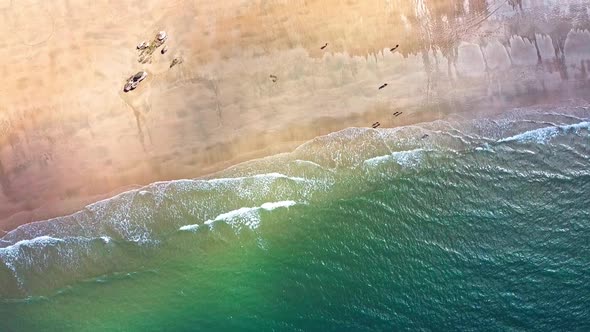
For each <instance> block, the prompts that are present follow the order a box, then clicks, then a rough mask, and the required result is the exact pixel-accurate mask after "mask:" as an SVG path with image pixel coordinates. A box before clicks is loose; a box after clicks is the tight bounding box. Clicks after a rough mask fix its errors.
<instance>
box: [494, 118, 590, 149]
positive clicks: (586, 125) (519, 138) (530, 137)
mask: <svg viewBox="0 0 590 332" xmlns="http://www.w3.org/2000/svg"><path fill="white" fill-rule="evenodd" d="M579 129H590V122H587V121H583V122H579V123H575V124H570V125H562V126H551V127H543V128H538V129H534V130H529V131H525V132H524V133H520V134H517V135H514V136H510V137H507V138H503V139H501V140H499V141H498V142H500V143H501V142H512V141H516V142H521V143H524V142H535V143H539V144H545V143H547V142H548V141H549V140H551V139H552V138H553V137H555V136H557V135H559V134H560V133H561V132H563V131H568V130H576V131H577V130H579Z"/></svg>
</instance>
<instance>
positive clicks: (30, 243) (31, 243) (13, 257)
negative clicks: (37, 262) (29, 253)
mask: <svg viewBox="0 0 590 332" xmlns="http://www.w3.org/2000/svg"><path fill="white" fill-rule="evenodd" d="M60 242H64V240H63V239H58V238H54V237H50V236H39V237H36V238H34V239H30V240H22V241H18V242H17V243H15V244H13V245H10V246H8V247H4V248H0V260H1V261H3V262H4V264H6V267H8V268H9V269H10V270H11V271H12V273H13V274H14V276H15V277H16V279H17V281H18V283H19V285H20V286H22V284H23V281H22V280H21V279H20V278H19V276H18V273H17V270H16V264H15V263H17V262H18V261H19V259H21V257H20V253H21V249H22V248H39V247H41V248H42V247H47V246H51V245H55V244H57V243H60Z"/></svg>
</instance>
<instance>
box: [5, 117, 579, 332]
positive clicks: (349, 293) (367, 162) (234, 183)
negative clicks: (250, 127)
mask: <svg viewBox="0 0 590 332" xmlns="http://www.w3.org/2000/svg"><path fill="white" fill-rule="evenodd" d="M507 114H508V115H504V116H502V117H497V118H489V119H479V120H473V121H467V120H462V121H437V122H432V123H425V124H420V125H416V126H409V127H402V128H396V129H379V130H373V129H366V128H350V129H347V130H344V131H341V132H337V133H333V134H330V135H327V136H323V137H318V138H316V139H314V140H312V141H310V142H308V143H306V144H304V145H302V146H301V147H299V148H298V149H297V150H295V151H294V152H292V153H288V154H282V155H278V156H273V157H269V158H264V159H261V160H256V161H252V162H248V163H245V164H241V165H238V166H236V167H233V168H231V169H228V170H226V171H224V172H221V173H219V174H216V175H215V176H212V177H211V178H208V179H195V180H179V181H172V182H161V183H155V184H152V185H149V186H147V187H145V188H142V189H140V190H135V191H131V192H127V193H123V194H121V195H118V196H116V197H113V198H111V199H108V200H105V201H101V202H97V203H95V204H93V205H90V206H88V207H87V208H86V209H84V210H83V211H80V212H78V213H76V214H74V215H71V216H67V217H62V218H57V219H52V220H47V221H42V222H38V223H33V224H29V225H25V226H22V227H20V228H18V229H16V230H14V231H12V232H10V233H9V234H7V235H5V236H4V237H3V238H2V239H1V241H2V242H0V246H1V247H2V248H0V296H1V298H2V300H1V301H0V318H1V319H0V331H400V330H412V331H414V330H425V331H441V330H448V331H455V330H478V331H588V330H590V145H589V143H590V131H589V127H590V123H589V122H588V121H589V119H590V108H588V107H584V106H576V107H574V106H571V107H570V106H568V107H565V106H564V107H560V108H535V109H519V110H512V111H510V112H508V113H507Z"/></svg>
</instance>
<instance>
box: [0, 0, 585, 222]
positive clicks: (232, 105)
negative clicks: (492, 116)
mask: <svg viewBox="0 0 590 332" xmlns="http://www.w3.org/2000/svg"><path fill="white" fill-rule="evenodd" d="M570 2H571V3H572V4H575V3H579V1H570ZM468 3H471V4H472V7H471V10H468V11H465V12H464V13H463V15H461V16H455V15H451V14H450V12H451V11H450V8H449V6H450V5H449V4H445V5H444V6H443V5H440V6H439V7H437V6H435V5H428V8H426V9H424V10H422V11H420V10H415V6H414V2H413V1H399V2H395V3H390V2H388V1H358V2H355V1H345V0H342V1H339V0H322V1H319V0H318V1H303V0H301V1H288V2H279V1H277V2H274V1H258V0H255V1H244V0H229V1H222V2H219V1H210V0H204V1H185V0H175V1H160V0H145V1H126V2H120V1H110V0H94V1H76V2H71V1H68V0H55V1H49V2H43V1H35V0H28V1H10V0H0V32H2V35H3V39H2V40H0V56H1V57H2V59H3V61H2V62H1V63H0V73H1V74H2V77H3V84H2V85H0V100H1V101H2V103H0V189H1V190H0V228H1V229H2V230H3V231H9V230H11V229H13V228H15V227H17V226H18V225H20V224H23V223H27V222H31V221H37V220H43V219H47V218H51V217H56V216H60V215H65V214H69V213H72V212H74V211H77V210H80V209H81V208H83V207H84V206H85V205H87V204H89V203H92V202H94V201H97V200H99V199H102V198H106V197H108V196H112V195H114V194H116V193H118V192H121V191H124V190H128V189H129V188H133V187H138V186H141V185H145V184H148V183H151V182H154V181H161V180H171V179H180V178H195V177H199V176H204V175H207V174H210V173H213V172H216V171H219V170H221V169H224V168H226V167H229V166H231V165H234V164H236V163H239V162H243V161H246V160H250V159H253V158H259V157H263V156H267V155H272V154H276V153H280V152H285V151H290V150H292V149H293V148H295V147H296V146H298V145H299V144H301V143H303V142H305V141H307V140H310V139H312V138H314V137H316V136H319V135H324V134H328V133H330V132H333V131H337V130H341V129H344V128H347V127H368V126H371V124H372V123H374V122H375V121H379V122H380V123H381V126H382V127H394V126H403V125H409V124H412V123H418V122H425V121H432V120H436V119H447V118H449V116H451V117H476V116H480V115H481V114H486V113H493V112H503V111H506V110H508V109H511V108H514V107H519V106H525V105H526V106H530V105H535V104H548V103H549V104H550V103H552V102H556V101H562V100H568V99H576V98H578V99H579V98H585V97H584V96H587V91H588V90H587V89H588V78H587V72H586V70H587V66H588V65H589V64H590V63H589V61H590V59H587V57H588V54H590V49H589V47H590V46H588V45H590V33H589V32H588V30H587V29H588V27H579V26H576V25H575V24H576V23H575V22H576V20H573V19H564V18H561V19H559V20H558V21H552V20H551V19H549V18H548V19H546V20H535V19H534V18H535V16H534V8H535V4H536V2H535V1H529V2H524V4H522V3H520V5H521V7H524V9H519V8H518V6H516V7H514V6H511V5H509V4H508V3H507V2H505V1H495V2H494V1H490V2H489V3H488V4H486V6H485V8H481V10H474V9H473V8H478V7H477V6H476V5H477V3H478V1H468ZM527 6H528V7H527ZM468 7H469V6H468ZM523 10H524V12H525V13H528V14H527V15H529V16H523V17H522V18H521V21H519V22H521V23H520V24H519V25H518V26H514V25H512V23H511V19H512V17H513V16H514V15H517V13H519V11H520V14H518V15H524V14H522V11H523ZM571 15H574V16H575V15H576V13H575V12H573V13H572V14H571ZM527 17H528V19H529V20H530V24H529V25H523V24H522V22H523V20H525V21H526V20H527ZM536 23H539V24H537V25H536ZM160 30H165V31H166V32H167V33H168V35H169V38H168V40H167V41H166V45H168V48H169V50H168V52H167V53H166V54H161V53H160V52H159V50H156V52H154V54H153V56H152V59H151V61H150V62H148V63H145V64H142V63H139V62H138V51H137V50H136V45H137V44H138V43H139V42H141V41H144V40H146V41H150V40H152V39H153V38H154V36H155V35H156V33H157V32H158V31H160ZM433 31H434V32H436V33H431V32H433ZM325 43H328V46H327V47H326V48H325V49H321V46H323V45H324V44H325ZM396 44H399V45H400V46H399V48H398V49H396V50H395V51H393V52H391V51H390V48H393V47H394V46H395V45H396ZM174 58H181V59H182V60H183V62H182V63H181V64H178V65H176V66H174V67H172V68H170V63H171V61H172V60H173V59H174ZM140 70H145V71H146V72H147V73H148V78H147V79H146V80H145V81H143V82H141V83H140V84H139V86H138V88H137V89H136V90H134V91H131V92H129V93H125V92H123V85H124V83H125V80H126V79H127V78H128V77H129V76H131V75H133V74H135V73H136V72H138V71H140ZM270 75H275V76H276V81H273V79H271V78H270ZM384 83H387V84H388V85H387V86H386V87H385V88H383V89H378V87H379V86H381V85H382V84H384ZM396 111H402V112H403V114H402V115H401V116H397V117H396V116H393V113H394V112H396Z"/></svg>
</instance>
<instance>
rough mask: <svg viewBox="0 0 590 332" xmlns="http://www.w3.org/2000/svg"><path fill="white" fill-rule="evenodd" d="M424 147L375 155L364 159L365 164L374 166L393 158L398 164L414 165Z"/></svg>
mask: <svg viewBox="0 0 590 332" xmlns="http://www.w3.org/2000/svg"><path fill="white" fill-rule="evenodd" d="M424 152H425V150H424V149H413V150H408V151H396V152H392V153H391V154H388V155H383V156H377V157H373V158H370V159H367V160H365V161H364V163H365V164H367V165H371V166H375V165H378V164H380V163H383V162H387V161H389V160H393V161H395V162H396V163H398V164H399V165H400V166H404V167H415V166H417V165H418V164H419V163H420V161H421V160H422V154H423V153H424Z"/></svg>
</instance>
